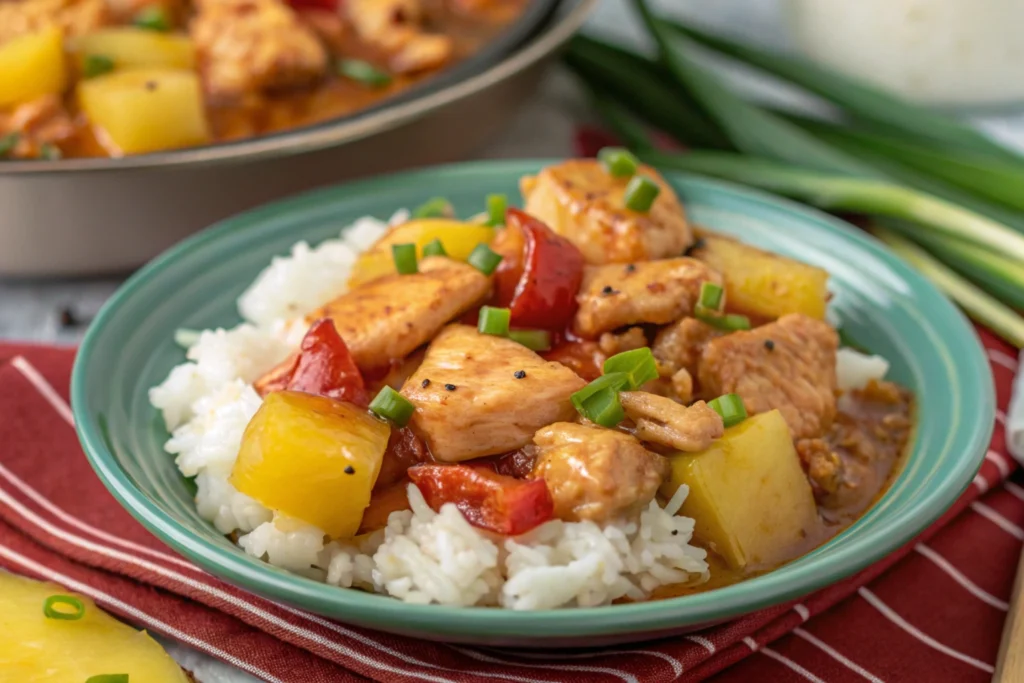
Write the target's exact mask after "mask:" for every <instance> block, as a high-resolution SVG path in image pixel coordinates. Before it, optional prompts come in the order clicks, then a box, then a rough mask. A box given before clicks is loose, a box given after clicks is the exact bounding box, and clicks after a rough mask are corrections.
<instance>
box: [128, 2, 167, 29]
mask: <svg viewBox="0 0 1024 683" xmlns="http://www.w3.org/2000/svg"><path fill="white" fill-rule="evenodd" d="M132 23H133V24H135V25H136V26H138V27H139V28H144V29H147V30H149V31H160V32H162V33H163V32H167V31H170V30H171V19H170V17H168V16H167V12H166V11H165V10H164V8H163V7H157V6H150V7H146V8H144V9H142V10H140V11H139V13H138V14H136V15H135V19H133V20H132Z"/></svg>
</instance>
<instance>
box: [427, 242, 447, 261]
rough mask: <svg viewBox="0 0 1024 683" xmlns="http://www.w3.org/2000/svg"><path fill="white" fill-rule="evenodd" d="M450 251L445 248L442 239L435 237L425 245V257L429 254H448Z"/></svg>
mask: <svg viewBox="0 0 1024 683" xmlns="http://www.w3.org/2000/svg"><path fill="white" fill-rule="evenodd" d="M447 255H448V252H447V251H445V250H444V244H442V243H441V240H440V239H437V238H434V239H432V240H431V241H429V242H427V243H426V244H425V245H423V258H427V257H428V256H447Z"/></svg>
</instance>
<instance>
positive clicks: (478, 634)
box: [72, 161, 994, 647]
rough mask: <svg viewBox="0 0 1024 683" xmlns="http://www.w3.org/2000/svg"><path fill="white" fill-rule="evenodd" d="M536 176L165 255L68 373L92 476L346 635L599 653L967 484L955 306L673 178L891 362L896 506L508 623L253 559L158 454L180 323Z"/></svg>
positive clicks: (736, 190) (858, 553) (977, 407)
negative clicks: (282, 267)
mask: <svg viewBox="0 0 1024 683" xmlns="http://www.w3.org/2000/svg"><path fill="white" fill-rule="evenodd" d="M541 165H543V162H540V161H503V162H482V163H469V164H459V165H453V166H443V167H439V168H431V169H428V170H420V171H413V172H409V173H402V174H399V175H393V176H387V177H383V178H376V179H371V180H367V181H362V182H358V183H352V184H349V185H344V186H341V187H336V188H331V189H326V190H322V191H318V192H314V193H312V194H306V195H302V196H299V197H295V198H293V199H289V200H285V201H282V202H278V203H275V204H271V205H269V206H266V207H264V208H261V209H257V210H255V211H252V212H249V213H246V214H243V215H241V216H238V217H236V218H232V219H230V220H228V221H225V222H223V223H222V224H220V225H219V226H217V227H215V228H213V229H211V230H208V231H206V232H204V233H201V234H199V235H197V236H195V237H193V238H191V239H189V240H187V241H185V242H183V243H181V244H180V245H178V246H177V247H175V248H173V249H171V250H170V251H168V252H167V253H166V254H164V255H163V256H161V257H160V258H158V259H156V260H155V261H153V262H152V263H150V264H149V265H148V266H146V267H145V268H144V269H142V270H141V271H139V272H138V273H137V274H136V275H135V276H134V277H132V278H131V279H130V280H129V281H128V282H127V283H126V284H125V285H124V287H122V288H121V290H120V291H118V293H117V294H116V295H115V296H114V297H113V299H111V301H110V302H109V303H108V304H107V305H106V306H105V307H104V309H103V311H102V312H101V313H100V314H99V316H98V317H97V319H96V321H95V322H94V323H93V325H92V327H91V329H90V330H89V332H88V334H87V335H86V338H85V341H84V342H83V344H82V347H81V350H80V351H79V354H78V359H77V361H76V363H75V369H74V377H73V380H72V405H73V407H74V414H75V420H76V423H77V426H78V433H79V436H80V438H81V441H82V445H83V446H84V448H85V452H86V454H87V455H88V457H89V460H90V461H91V462H92V465H93V467H94V468H95V470H96V473H97V474H98V475H99V477H100V478H101V479H102V480H103V482H104V483H105V484H106V486H107V488H109V489H110V491H111V493H113V495H114V496H115V497H116V498H117V499H118V500H119V501H120V502H121V504H122V505H124V506H125V507H126V508H127V509H128V511H129V512H130V513H131V514H132V515H134V516H135V517H136V518H137V519H138V520H139V521H140V522H142V524H144V525H145V526H146V527H147V528H148V529H149V530H150V531H152V532H153V533H154V534H156V535H157V536H158V537H159V538H161V539H162V540H163V541H165V542H166V543H167V544H168V545H170V546H171V547H172V548H174V549H175V550H177V551H178V552H180V553H181V554H182V555H184V556H186V557H188V558H189V559H191V560H192V561H194V562H196V563H197V564H199V565H201V566H202V567H204V568H206V569H207V570H209V571H210V572H212V573H213V574H215V575H217V576H219V577H221V578H223V579H224V580H226V581H228V582H230V583H233V584H235V585H237V586H240V587H242V588H244V589H246V590H249V591H252V592H253V593H257V594H259V595H262V596H265V597H267V598H270V599H273V600H278V601H281V602H285V603H288V604H291V605H294V606H296V607H301V608H305V609H308V610H310V611H312V612H315V613H317V614H321V615H324V616H328V617H333V618H335V619H338V620H340V621H343V622H346V623H351V624H358V625H362V626H367V627H372V628H376V629H381V630H385V631H391V632H396V633H403V634H410V635H415V636H418V637H423V638H431V639H438V640H446V641H452V642H466V643H489V644H516V645H532V646H543V647H553V646H566V645H590V646H593V645H596V644H599V643H608V642H625V641H630V640H641V639H646V638H651V637H655V636H659V635H665V634H668V633H673V632H679V631H685V630H692V629H694V628H699V627H701V626H706V625H709V624H712V623H715V622H718V621H721V620H724V619H727V618H730V617H734V616H737V615H741V614H745V613H748V612H751V611H754V610H757V609H761V608H764V607H768V606H771V605H775V604H778V603H781V602H784V601H786V600H790V599H794V598H797V597H800V596H803V595H805V594H807V593H810V592H811V591H814V590H816V589H818V588H822V587H823V586H826V585H828V584H830V583H833V582H835V581H837V580H839V579H841V578H843V577H845V576H848V575H850V574H852V573H854V572H856V571H858V570H860V569H863V568H864V567H867V566H868V565H870V564H871V563H872V562H875V561H877V560H879V559H880V558H882V557H883V556H885V555H886V554H888V553H890V552H892V551H893V550H895V549H897V548H898V547H900V546H901V545H903V544H904V543H906V542H908V541H909V540H910V539H912V538H913V537H914V536H915V535H917V534H918V533H920V532H921V531H922V530H924V529H925V527H927V526H928V525H929V523H931V522H932V521H934V520H935V519H937V518H938V517H939V516H940V515H941V514H942V512H943V511H945V510H946V509H947V508H948V507H949V506H950V505H951V504H952V503H953V501H955V500H956V498H957V496H959V495H960V493H961V492H963V491H964V490H965V489H966V487H967V486H968V485H969V484H970V483H971V480H972V478H973V477H974V474H975V472H976V471H977V470H978V467H979V466H980V464H981V461H982V458H983V457H984V453H985V448H986V445H987V444H988V440H989V437H990V436H991V431H992V426H993V416H994V394H993V388H992V380H991V373H990V371H989V367H988V363H987V362H986V359H985V356H984V353H983V351H982V348H981V345H980V343H979V341H978V339H977V337H976V336H975V334H974V331H973V330H972V328H971V326H970V325H969V324H968V322H967V321H966V320H965V319H964V317H963V316H962V315H961V314H960V312H959V311H958V310H957V309H956V308H955V307H953V306H952V305H951V304H950V303H949V302H948V301H947V300H946V298H945V297H944V296H943V295H942V294H940V293H939V292H938V291H937V290H936V289H934V288H933V287H932V286H931V285H930V284H928V283H927V282H926V281H925V280H924V279H922V278H921V276H919V275H918V274H916V273H915V272H914V271H912V270H911V269H910V268H909V267H908V266H906V265H905V264H904V263H903V262H902V261H900V260H899V259H897V258H896V257H895V256H893V255H892V254H890V253H889V252H888V251H886V250H885V248H883V247H882V246H881V245H879V244H878V243H877V242H876V241H874V240H873V239H871V238H870V237H868V236H866V235H864V234H863V233H862V232H860V231H858V230H856V229H854V228H852V227H851V226H849V225H847V224H846V223H843V222H842V221H839V220H837V219H835V218H832V217H830V216H827V215H825V214H822V213H819V212H817V211H813V210H810V209H806V208H804V207H802V206H799V205H797V204H794V203H792V202H788V201H785V200H782V199H777V198H775V197H772V196H770V195H767V194H764V193H760V192H754V191H750V190H747V189H743V188H740V187H736V186H732V185H728V184H725V183H720V182H714V181H710V180H706V179H703V178H697V177H692V176H686V175H676V174H671V175H669V176H668V178H669V180H670V182H671V183H672V184H673V185H674V186H675V187H676V188H677V190H678V191H679V193H680V195H681V197H682V199H683V201H684V203H685V204H686V207H687V210H688V212H689V214H690V216H691V218H692V219H693V220H694V221H695V222H697V223H700V224H702V225H706V226H708V227H710V228H713V229H715V230H720V231H723V232H728V233H732V234H735V235H737V236H739V237H742V238H743V239H744V240H746V241H749V242H751V243H753V244H756V245H759V246H763V247H766V248H768V249H772V250H774V251H778V252H780V253H783V254H787V255H790V256H793V257H796V258H798V259H801V260H804V261H807V262H810V263H814V264H817V265H819V266H821V267H823V268H825V269H827V270H828V271H829V272H830V273H831V274H832V289H833V291H834V293H835V297H834V303H833V307H834V309H835V310H836V312H837V313H838V314H839V316H840V318H841V320H842V321H843V327H844V328H845V329H846V331H848V332H849V333H850V334H851V335H852V336H853V338H854V339H856V340H857V341H858V342H859V343H861V344H863V345H864V346H866V347H868V348H870V349H872V350H873V351H874V352H876V353H879V354H881V355H883V356H885V357H886V358H888V359H889V361H890V362H891V363H892V371H891V377H892V378H893V379H895V380H896V381H898V382H901V383H903V384H905V385H907V386H909V387H911V388H912V389H913V391H914V393H915V394H916V396H917V398H918V414H919V420H918V425H917V430H916V437H915V440H914V443H913V451H912V453H910V454H909V457H908V458H907V459H906V461H905V464H904V466H903V467H902V469H901V470H900V472H899V473H898V475H897V476H896V479H895V481H894V482H893V484H892V486H891V487H890V488H889V490H888V491H887V493H886V494H885V495H884V496H883V497H882V498H881V499H880V500H879V501H878V502H877V504H875V505H874V506H873V507H872V508H871V509H870V510H869V511H868V512H867V514H865V515H864V516H863V517H862V518H861V519H860V520H858V521H857V523H856V524H854V525H853V526H852V527H850V528H849V529H847V530H846V531H844V532H843V533H842V534H840V535H839V536H837V537H836V538H835V539H833V540H832V541H830V542H829V543H827V544H826V545H824V546H822V547H821V548H818V549H817V550H815V551H814V552H811V553H810V554H808V555H806V556H804V557H801V558H800V559H798V560H796V561H794V562H791V563H790V564H787V565H786V566H784V567H781V568H780V569H777V570H775V571H773V572H771V573H768V574H766V575H764V576H759V577H757V578H754V579H750V580H748V581H745V582H742V583H739V584H735V585H732V586H728V587H725V588H720V589H717V590H714V591H709V592H707V593H701V594H697V595H690V596H686V597H681V598H674V599H670V600H662V601H654V602H647V603H638V604H628V605H614V606H610V607H598V608H590V609H567V610H551V611H543V612H511V611H505V610H496V609H474V608H453V607H440V606H436V605H426V606H424V605H407V604H404V603H402V602H399V601H397V600H394V599H391V598H388V597H384V596H380V595H371V594H367V593H363V592H360V591H356V590H344V589H338V588H334V587H331V586H327V585H325V584H321V583H317V582H315V581H312V580H309V579H305V578H302V577H299V576H296V575H293V574H289V573H287V572H285V571H283V570H279V569H276V568H274V567H271V566H270V565H267V564H264V563H262V562H260V561H258V560H256V559H254V558H252V557H249V556H247V555H246V554H245V553H244V552H242V551H241V550H240V549H239V548H236V547H235V546H233V545H232V544H231V542H230V541H228V540H227V539H226V538H224V537H223V536H221V535H220V534H219V533H217V531H216V530H215V529H214V528H213V526H212V525H210V524H209V523H207V522H205V521H203V520H202V519H201V518H200V517H199V516H198V515H197V513H196V511H195V509H194V506H193V504H192V494H193V488H192V486H191V483H190V482H188V481H187V480H186V479H184V478H183V477H182V476H181V475H180V474H179V473H178V471H177V469H176V468H175V466H174V461H173V458H172V457H171V456H170V455H168V454H166V453H164V451H163V449H162V447H161V446H162V444H163V443H164V441H165V440H166V439H167V437H168V434H167V432H166V430H165V429H164V428H163V424H162V421H161V419H160V416H159V415H158V414H157V411H156V410H155V409H153V408H152V407H151V406H150V405H149V402H148V400H147V390H148V389H149V388H150V387H151V386H153V385H155V384H158V383H159V382H161V381H162V380H163V379H164V378H165V377H166V376H167V373H168V372H169V371H170V369H171V368H172V367H173V366H174V365H176V364H178V363H181V362H182V361H183V360H184V357H183V353H182V351H181V349H180V348H178V347H177V346H175V344H174V342H173V340H172V336H173V333H174V330H175V329H176V328H179V327H186V328H205V327H216V326H223V327H227V326H231V325H235V324H236V323H238V322H239V316H238V312H237V310H236V308H235V299H236V298H237V297H238V295H239V294H240V293H241V292H242V291H243V289H245V287H246V286H247V285H248V284H249V283H250V282H252V280H253V279H254V278H255V277H256V275H257V274H258V273H259V272H260V270H261V269H262V268H263V267H265V266H266V265H267V264H268V263H269V262H270V259H271V257H273V256H274V255H277V254H284V253H286V252H287V251H288V250H289V248H290V246H291V245H292V243H294V242H296V241H298V240H300V239H305V240H308V241H311V242H316V241H319V240H323V239H326V238H328V237H332V236H335V235H337V233H338V231H339V230H340V228H341V227H342V226H344V225H346V224H348V223H350V222H351V221H353V220H354V219H356V218H358V217H359V216H363V215H367V214H369V215H374V216H377V217H380V218H386V217H388V216H390V215H391V213H392V212H393V211H394V210H395V209H397V208H400V207H412V206H416V205H418V204H420V203H421V202H423V201H425V200H426V199H428V198H430V197H434V196H437V195H443V196H447V197H449V198H450V199H451V200H452V202H453V203H454V204H455V207H456V209H457V210H458V212H459V214H460V215H470V214H472V213H475V212H477V211H479V210H480V209H481V207H482V205H483V198H484V196H485V195H486V194H487V193H491V192H505V193H508V194H509V196H518V191H517V185H518V180H519V178H520V176H522V175H523V174H526V173H531V172H535V171H536V170H537V169H538V168H539V167H540V166H541Z"/></svg>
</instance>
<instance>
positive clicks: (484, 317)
mask: <svg viewBox="0 0 1024 683" xmlns="http://www.w3.org/2000/svg"><path fill="white" fill-rule="evenodd" d="M511 319H512V311H510V310H509V309H507V308H494V307H492V306H483V307H481V308H480V317H479V319H478V321H477V325H476V329H477V330H478V331H479V332H480V334H490V335H493V336H495V337H507V336H508V323H509V320H511Z"/></svg>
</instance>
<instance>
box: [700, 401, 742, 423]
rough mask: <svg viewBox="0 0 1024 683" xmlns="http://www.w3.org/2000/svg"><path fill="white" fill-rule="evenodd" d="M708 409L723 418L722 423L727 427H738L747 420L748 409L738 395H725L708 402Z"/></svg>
mask: <svg viewBox="0 0 1024 683" xmlns="http://www.w3.org/2000/svg"><path fill="white" fill-rule="evenodd" d="M708 407H709V408H711V409H712V410H713V411H715V412H716V413H718V414H719V415H721V416H722V422H723V423H724V424H725V426H726V427H732V426H733V425H738V424H739V423H740V422H743V421H744V420H746V419H747V408H746V406H744V405H743V399H742V398H740V397H739V395H738V394H723V395H722V396H719V397H718V398H716V399H713V400H711V401H708Z"/></svg>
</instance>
